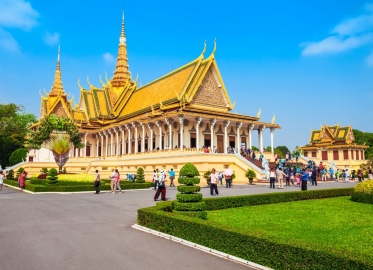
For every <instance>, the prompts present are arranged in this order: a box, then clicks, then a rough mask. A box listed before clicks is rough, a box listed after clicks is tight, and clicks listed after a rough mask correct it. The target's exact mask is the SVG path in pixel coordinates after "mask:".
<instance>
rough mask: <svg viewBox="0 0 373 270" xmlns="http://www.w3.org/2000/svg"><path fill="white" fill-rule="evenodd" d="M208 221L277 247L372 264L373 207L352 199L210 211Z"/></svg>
mask: <svg viewBox="0 0 373 270" xmlns="http://www.w3.org/2000/svg"><path fill="white" fill-rule="evenodd" d="M208 219H209V220H210V221H213V222H216V223H219V224H220V225H221V226H223V227H236V228H239V229H242V230H243V231H245V232H248V233H249V234H251V235H255V236H257V237H260V238H265V239H268V240H271V241H274V242H277V243H286V244H290V245H293V246H297V247H303V248H306V249H313V250H318V251H322V252H327V253H331V254H335V255H338V256H341V255H342V256H344V257H349V258H354V259H355V258H356V259H359V260H364V261H366V260H367V259H368V261H373V245H372V239H373V237H372V232H373V205H370V204H362V203H356V202H353V201H351V200H350V197H338V198H328V199H319V200H308V201H296V202H287V203H278V204H270V205H259V206H247V207H239V208H230V209H224V210H217V211H209V212H208Z"/></svg>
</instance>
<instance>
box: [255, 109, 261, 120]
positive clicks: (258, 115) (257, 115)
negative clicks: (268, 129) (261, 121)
mask: <svg viewBox="0 0 373 270" xmlns="http://www.w3.org/2000/svg"><path fill="white" fill-rule="evenodd" d="M261 114H262V110H261V109H260V108H259V110H258V113H257V114H256V118H260V115H261Z"/></svg>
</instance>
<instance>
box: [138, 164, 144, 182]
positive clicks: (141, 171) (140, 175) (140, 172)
mask: <svg viewBox="0 0 373 270" xmlns="http://www.w3.org/2000/svg"><path fill="white" fill-rule="evenodd" d="M144 182H145V174H144V169H143V168H141V167H140V168H138V169H137V172H136V183H144Z"/></svg>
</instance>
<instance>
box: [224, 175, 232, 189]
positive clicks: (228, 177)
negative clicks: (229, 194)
mask: <svg viewBox="0 0 373 270" xmlns="http://www.w3.org/2000/svg"><path fill="white" fill-rule="evenodd" d="M224 177H225V187H226V188H230V187H231V186H232V175H224Z"/></svg>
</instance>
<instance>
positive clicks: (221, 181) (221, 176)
mask: <svg viewBox="0 0 373 270" xmlns="http://www.w3.org/2000/svg"><path fill="white" fill-rule="evenodd" d="M218 177H219V182H220V185H221V186H222V185H223V172H222V171H219V173H218Z"/></svg>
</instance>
